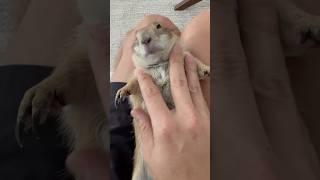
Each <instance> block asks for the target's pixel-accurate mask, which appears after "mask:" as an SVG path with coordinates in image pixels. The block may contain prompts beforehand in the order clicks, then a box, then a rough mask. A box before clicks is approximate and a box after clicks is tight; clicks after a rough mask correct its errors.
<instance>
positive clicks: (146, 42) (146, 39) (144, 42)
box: [141, 36, 152, 45]
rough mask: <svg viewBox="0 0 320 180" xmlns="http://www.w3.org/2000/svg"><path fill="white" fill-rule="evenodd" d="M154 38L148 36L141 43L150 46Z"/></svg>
mask: <svg viewBox="0 0 320 180" xmlns="http://www.w3.org/2000/svg"><path fill="white" fill-rule="evenodd" d="M151 40H152V38H151V37H149V36H147V37H143V38H142V39H141V43H142V44H144V45H148V44H149V43H150V42H151Z"/></svg>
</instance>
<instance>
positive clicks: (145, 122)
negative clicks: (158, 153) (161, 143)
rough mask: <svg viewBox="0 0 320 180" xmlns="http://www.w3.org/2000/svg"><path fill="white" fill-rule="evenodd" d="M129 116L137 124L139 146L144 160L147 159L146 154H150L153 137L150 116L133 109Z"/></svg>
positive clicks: (140, 110)
mask: <svg viewBox="0 0 320 180" xmlns="http://www.w3.org/2000/svg"><path fill="white" fill-rule="evenodd" d="M131 115H132V116H133V117H134V120H135V121H136V122H137V124H138V128H139V133H138V134H139V135H140V138H139V139H140V140H141V142H140V145H141V148H142V151H143V154H144V156H145V158H147V157H148V153H150V152H151V150H152V147H153V144H154V137H153V130H152V124H151V119H150V116H149V115H148V114H147V113H145V112H144V111H143V110H142V109H133V110H132V111H131Z"/></svg>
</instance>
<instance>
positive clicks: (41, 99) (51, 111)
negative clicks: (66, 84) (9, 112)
mask: <svg viewBox="0 0 320 180" xmlns="http://www.w3.org/2000/svg"><path fill="white" fill-rule="evenodd" d="M63 105H65V102H64V98H63V92H62V91H61V90H59V89H58V88H57V87H55V86H54V85H53V84H51V83H50V81H47V79H46V80H44V81H42V82H40V83H39V84H37V85H36V86H34V87H32V88H31V89H29V90H27V91H26V92H25V94H24V97H23V98H22V101H21V103H20V106H19V110H18V116H17V124H16V129H15V135H16V140H17V142H18V144H19V145H20V146H21V147H22V146H23V145H22V142H21V140H20V132H21V131H24V132H29V131H30V130H32V131H33V133H35V135H37V131H36V128H37V125H39V124H43V123H45V121H46V120H47V118H48V116H54V117H58V116H59V114H60V111H61V107H62V106H63Z"/></svg>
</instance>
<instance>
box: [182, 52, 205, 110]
mask: <svg viewBox="0 0 320 180" xmlns="http://www.w3.org/2000/svg"><path fill="white" fill-rule="evenodd" d="M185 69H186V75H187V81H188V86H189V90H190V94H191V99H192V101H193V103H194V107H195V108H196V109H198V110H201V111H203V110H207V111H208V106H207V105H206V101H205V99H204V97H203V94H202V91H201V86H200V82H199V77H198V67H197V64H196V62H195V59H194V57H193V56H192V55H191V54H190V53H188V54H187V55H186V58H185Z"/></svg>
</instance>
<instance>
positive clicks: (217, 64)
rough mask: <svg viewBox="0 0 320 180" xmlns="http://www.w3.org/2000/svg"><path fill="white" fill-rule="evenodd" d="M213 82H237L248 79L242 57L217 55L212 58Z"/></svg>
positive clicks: (246, 68) (224, 54)
mask: <svg viewBox="0 0 320 180" xmlns="http://www.w3.org/2000/svg"><path fill="white" fill-rule="evenodd" d="M213 59H214V61H213V66H212V68H213V73H214V76H213V77H214V78H215V80H221V81H237V80H247V79H248V67H247V64H246V61H245V59H244V56H242V55H240V54H229V53H228V54H227V53H222V54H217V55H216V56H214V57H213Z"/></svg>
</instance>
